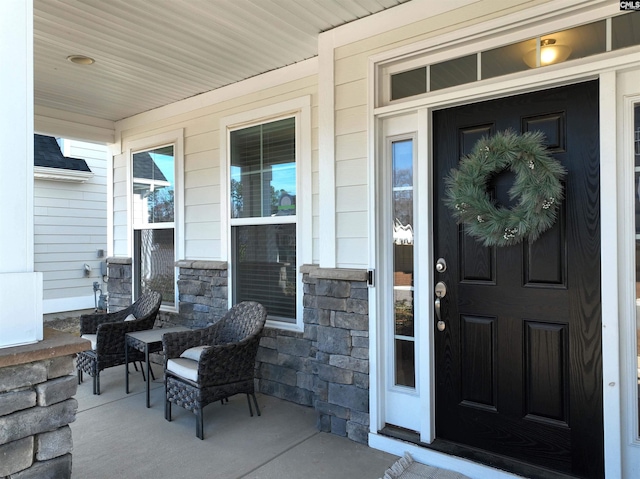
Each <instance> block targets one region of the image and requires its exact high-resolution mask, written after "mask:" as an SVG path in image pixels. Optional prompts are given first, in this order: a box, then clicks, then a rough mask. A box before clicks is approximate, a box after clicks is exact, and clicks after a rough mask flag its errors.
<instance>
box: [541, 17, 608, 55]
mask: <svg viewBox="0 0 640 479" xmlns="http://www.w3.org/2000/svg"><path fill="white" fill-rule="evenodd" d="M541 40H542V42H544V41H545V40H547V41H548V40H553V41H554V42H555V43H553V45H551V49H553V47H561V48H562V47H569V55H568V57H566V58H565V60H575V59H577V58H584V57H588V56H591V55H596V54H598V53H603V52H604V51H605V50H606V49H607V29H606V22H605V21H604V20H601V21H598V22H593V23H589V24H587V25H582V26H580V27H575V28H570V29H568V30H563V31H561V32H556V33H552V34H550V35H545V36H543V37H541ZM542 49H543V50H544V47H543V48H542ZM543 56H544V53H543ZM561 61H564V60H561ZM557 62H558V61H557V60H553V61H548V62H545V61H544V59H542V63H543V64H552V63H557Z"/></svg>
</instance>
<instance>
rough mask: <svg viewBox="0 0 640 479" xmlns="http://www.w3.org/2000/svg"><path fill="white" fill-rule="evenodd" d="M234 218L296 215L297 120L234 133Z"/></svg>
mask: <svg viewBox="0 0 640 479" xmlns="http://www.w3.org/2000/svg"><path fill="white" fill-rule="evenodd" d="M230 138H231V184H230V192H231V217H232V218H255V217H265V216H287V215H295V214H296V137H295V118H287V119H284V120H279V121H274V122H271V123H266V124H263V125H258V126H253V127H250V128H245V129H242V130H237V131H233V132H231V136H230Z"/></svg>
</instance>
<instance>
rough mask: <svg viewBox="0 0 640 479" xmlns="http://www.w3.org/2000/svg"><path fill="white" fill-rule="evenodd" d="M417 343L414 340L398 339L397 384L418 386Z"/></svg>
mask: <svg viewBox="0 0 640 479" xmlns="http://www.w3.org/2000/svg"><path fill="white" fill-rule="evenodd" d="M415 359H416V353H415V345H414V342H413V341H405V340H402V339H396V384H397V385H399V386H409V387H412V388H414V387H416V367H415Z"/></svg>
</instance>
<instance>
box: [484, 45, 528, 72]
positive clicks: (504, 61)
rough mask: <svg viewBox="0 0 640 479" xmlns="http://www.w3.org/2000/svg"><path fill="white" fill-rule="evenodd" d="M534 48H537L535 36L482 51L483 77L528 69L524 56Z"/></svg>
mask: <svg viewBox="0 0 640 479" xmlns="http://www.w3.org/2000/svg"><path fill="white" fill-rule="evenodd" d="M532 50H533V51H534V52H535V50H536V40H535V38H533V39H531V40H526V41H524V42H519V43H514V44H512V45H507V46H504V47H500V48H494V49H493V50H487V51H485V52H482V54H481V63H482V78H483V79H485V78H494V77H497V76H501V75H508V74H509V73H515V72H521V71H524V70H528V69H529V66H528V65H527V64H526V63H525V62H524V60H523V58H524V57H525V55H526V54H527V52H530V51H532Z"/></svg>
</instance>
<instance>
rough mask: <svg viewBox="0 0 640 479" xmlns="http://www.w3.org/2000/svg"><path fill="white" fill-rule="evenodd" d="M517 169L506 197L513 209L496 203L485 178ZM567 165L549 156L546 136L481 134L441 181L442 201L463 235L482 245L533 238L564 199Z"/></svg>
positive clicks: (553, 218)
mask: <svg viewBox="0 0 640 479" xmlns="http://www.w3.org/2000/svg"><path fill="white" fill-rule="evenodd" d="M507 169H508V170H511V171H513V173H515V181H514V184H513V186H512V187H511V188H510V189H509V198H510V199H511V200H512V201H517V203H516V205H515V206H514V207H512V208H505V207H502V206H498V205H496V203H495V201H494V200H492V198H491V196H490V195H489V192H488V191H487V184H488V182H489V180H490V179H491V178H492V177H493V176H495V175H497V174H499V173H501V172H502V171H504V170H507ZM565 175H566V170H565V168H564V167H563V166H562V165H561V164H560V162H559V161H558V160H556V159H554V158H552V157H551V156H550V155H549V153H548V152H547V149H546V147H545V145H544V135H543V134H542V133H541V132H539V131H536V132H527V133H524V134H522V135H520V134H517V133H515V132H513V131H511V130H507V131H503V132H498V133H496V134H495V135H493V136H491V137H483V138H481V139H480V140H478V142H477V143H476V144H475V145H474V147H473V149H472V151H471V153H470V154H469V155H467V156H465V157H463V158H462V159H461V160H460V163H459V165H458V167H457V168H454V169H452V170H451V172H450V173H449V176H448V177H447V178H446V179H445V182H446V187H447V188H446V198H445V204H446V205H447V206H448V207H449V208H450V209H451V211H452V213H453V215H454V217H455V218H456V219H457V221H458V223H462V224H464V231H465V233H467V234H469V235H471V236H473V237H475V238H477V239H478V240H480V241H481V242H482V243H483V244H484V245H485V246H511V245H515V244H518V243H520V242H522V241H523V240H524V239H527V240H528V241H530V242H532V241H535V240H536V239H537V238H538V237H540V235H541V234H542V233H544V232H545V231H547V230H548V229H549V228H551V227H552V226H553V224H554V223H555V221H556V217H557V212H558V206H559V205H560V202H561V201H562V199H563V188H562V179H563V178H564V176H565Z"/></svg>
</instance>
